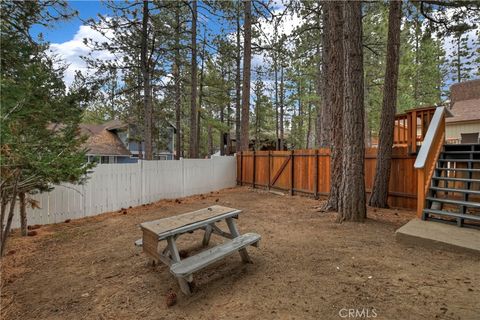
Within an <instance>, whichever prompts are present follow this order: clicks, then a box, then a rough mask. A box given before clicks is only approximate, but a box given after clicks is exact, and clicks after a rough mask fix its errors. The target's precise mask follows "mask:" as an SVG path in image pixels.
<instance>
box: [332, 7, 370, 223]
mask: <svg viewBox="0 0 480 320" xmlns="http://www.w3.org/2000/svg"><path fill="white" fill-rule="evenodd" d="M344 19H345V21H348V23H345V25H344V41H345V62H346V63H345V95H344V96H345V103H344V105H343V161H342V164H343V168H342V184H341V189H340V199H339V202H338V204H339V208H338V209H339V210H338V218H337V221H344V220H348V221H363V220H364V219H365V217H366V215H367V208H366V203H365V202H366V201H365V172H364V161H365V144H364V134H365V131H364V124H365V122H364V113H365V108H364V101H363V95H364V91H363V51H362V50H363V48H362V3H361V2H360V1H348V2H347V3H346V4H345V14H344Z"/></svg>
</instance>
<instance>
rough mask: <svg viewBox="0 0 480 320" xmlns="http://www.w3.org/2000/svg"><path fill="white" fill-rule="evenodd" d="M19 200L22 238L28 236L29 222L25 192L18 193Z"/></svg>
mask: <svg viewBox="0 0 480 320" xmlns="http://www.w3.org/2000/svg"><path fill="white" fill-rule="evenodd" d="M18 200H19V203H20V231H21V233H22V236H24V237H25V236H27V232H28V222H27V202H26V199H25V192H19V193H18Z"/></svg>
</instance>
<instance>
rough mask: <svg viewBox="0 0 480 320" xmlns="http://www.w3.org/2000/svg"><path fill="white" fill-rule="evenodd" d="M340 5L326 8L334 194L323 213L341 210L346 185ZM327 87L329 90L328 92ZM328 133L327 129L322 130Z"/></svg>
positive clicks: (341, 15)
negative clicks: (340, 199)
mask: <svg viewBox="0 0 480 320" xmlns="http://www.w3.org/2000/svg"><path fill="white" fill-rule="evenodd" d="M343 9H344V4H343V3H342V2H340V1H331V2H326V3H325V4H324V10H326V11H327V12H326V16H327V21H326V23H325V27H326V31H325V32H327V34H326V39H327V42H326V45H325V50H324V51H325V54H326V57H325V59H326V60H325V69H326V70H325V71H326V77H327V79H326V81H327V83H328V90H326V100H325V104H324V105H325V107H326V108H325V112H324V114H323V116H324V117H325V115H327V116H328V117H329V119H330V123H331V124H330V126H329V135H330V136H329V139H328V140H329V146H330V193H329V196H328V199H327V202H326V204H325V206H324V207H323V208H322V209H323V210H334V211H335V210H337V209H338V201H339V192H340V185H341V182H342V168H343V166H342V149H343V119H342V115H343V104H344V77H345V74H344V69H345V68H344V67H345V65H344V64H345V61H344V58H345V57H344V48H343V24H344V19H343V11H344V10H343ZM326 87H327V86H325V88H326ZM322 130H325V128H322Z"/></svg>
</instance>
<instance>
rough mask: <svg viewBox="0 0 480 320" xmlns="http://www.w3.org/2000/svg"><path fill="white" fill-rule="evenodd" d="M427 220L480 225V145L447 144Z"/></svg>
mask: <svg viewBox="0 0 480 320" xmlns="http://www.w3.org/2000/svg"><path fill="white" fill-rule="evenodd" d="M425 200H426V203H425V204H426V206H425V209H423V212H422V219H423V220H440V221H446V222H453V223H455V222H456V224H457V225H458V226H460V227H461V226H464V225H474V226H478V227H480V144H445V145H444V146H443V151H442V152H441V153H440V155H439V157H438V160H437V163H436V167H435V169H434V172H433V176H432V180H431V184H430V188H429V190H428V193H427V196H426V198H425Z"/></svg>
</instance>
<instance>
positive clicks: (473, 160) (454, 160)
mask: <svg viewBox="0 0 480 320" xmlns="http://www.w3.org/2000/svg"><path fill="white" fill-rule="evenodd" d="M438 161H439V162H475V163H477V162H479V163H480V159H438Z"/></svg>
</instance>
